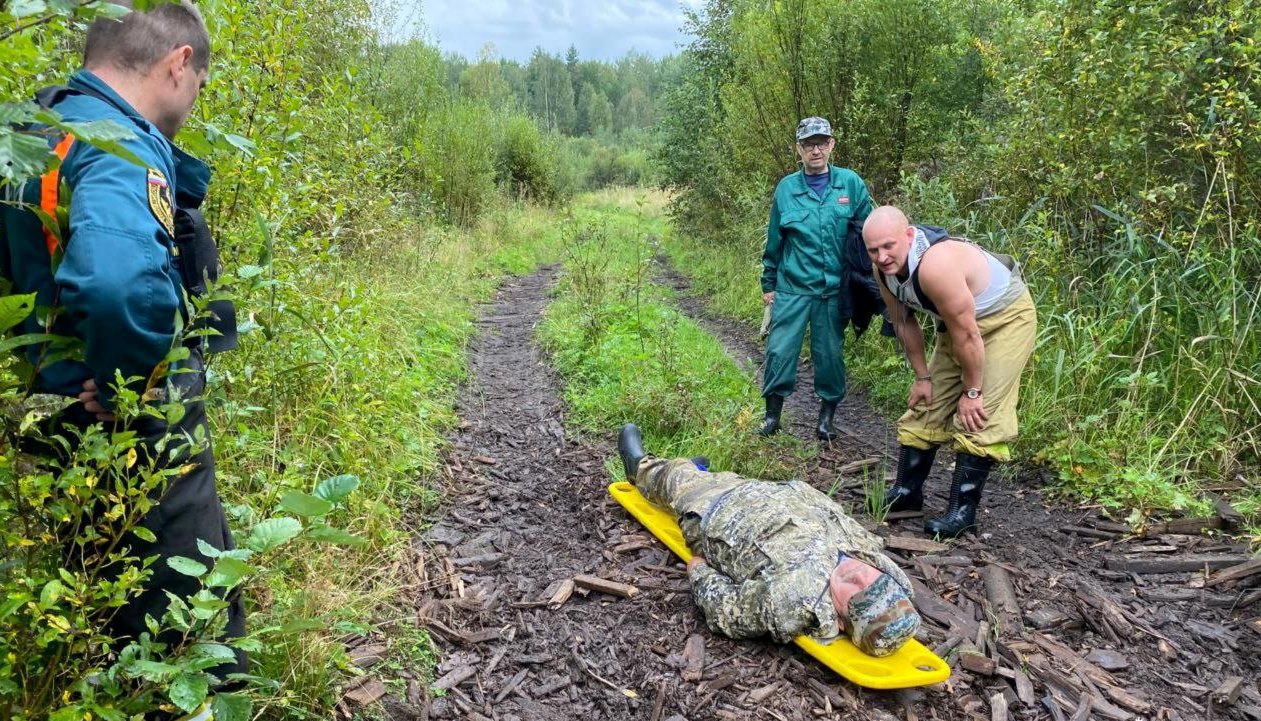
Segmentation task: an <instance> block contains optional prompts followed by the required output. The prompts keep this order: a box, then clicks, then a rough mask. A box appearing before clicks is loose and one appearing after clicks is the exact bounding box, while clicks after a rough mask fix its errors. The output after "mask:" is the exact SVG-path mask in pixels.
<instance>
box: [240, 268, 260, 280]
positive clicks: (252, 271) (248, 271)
mask: <svg viewBox="0 0 1261 721" xmlns="http://www.w3.org/2000/svg"><path fill="white" fill-rule="evenodd" d="M236 274H237V277H239V278H241V279H242V280H249V279H250V278H256V277H258V276H260V275H262V274H263V269H262V268H261V267H259V266H257V265H243V266H241V267H240V268H237V269H236Z"/></svg>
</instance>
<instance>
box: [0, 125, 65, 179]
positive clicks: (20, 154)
mask: <svg viewBox="0 0 1261 721" xmlns="http://www.w3.org/2000/svg"><path fill="white" fill-rule="evenodd" d="M50 157H53V154H52V151H51V150H49V149H48V143H47V142H46V141H45V140H44V139H43V138H41V137H39V136H38V135H31V134H30V133H15V132H13V131H12V130H11V129H9V128H5V127H0V178H3V179H4V180H8V181H10V182H13V183H18V182H21V181H23V180H26V179H27V178H33V177H35V176H37V175H41V174H42V173H43V172H44V168H46V167H47V166H48V159H49V158H50Z"/></svg>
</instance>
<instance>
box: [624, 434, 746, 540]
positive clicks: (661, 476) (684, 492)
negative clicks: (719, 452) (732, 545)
mask: <svg viewBox="0 0 1261 721" xmlns="http://www.w3.org/2000/svg"><path fill="white" fill-rule="evenodd" d="M748 482H749V479H747V478H742V477H741V476H738V475H736V474H734V473H731V472H723V473H709V472H707V471H702V470H700V469H698V468H697V467H696V465H695V464H694V463H692V461H691V460H689V459H687V458H675V459H674V460H667V459H665V458H653V457H652V456H644V458H643V459H642V460H640V462H639V472H638V473H637V474H636V475H635V487H636V488H638V489H639V492H640V493H642V494H644V496H645V497H647V498H648V500H650V501H652V502H653V503H658V504H661V505H664V506H669V507H670V508H672V509H674V512H675V514H676V515H678V517H679V528H680V529H682V531H683V538H684V539H685V540H686V541H687V545H688V547H689V548H692V549H693V550H696V549H698V548H699V547H700V544H701V542H702V541H703V540H704V539H703V537H702V535H701V532H700V521H701V518H702V517H703V516H704V515H705V512H706V511H708V510H709V509H710V507H711V506H713V505H714V501H717V500H718V498H719V497H720V496H722V495H723V494H724V493H726V492H727V491H730V490H731V489H733V488H735V487H737V486H741V485H744V484H745V483H748Z"/></svg>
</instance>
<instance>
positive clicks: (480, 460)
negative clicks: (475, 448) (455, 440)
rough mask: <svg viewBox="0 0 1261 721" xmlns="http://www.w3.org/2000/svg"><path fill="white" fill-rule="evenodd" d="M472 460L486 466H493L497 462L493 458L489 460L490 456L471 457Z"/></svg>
mask: <svg viewBox="0 0 1261 721" xmlns="http://www.w3.org/2000/svg"><path fill="white" fill-rule="evenodd" d="M473 460H475V461H477V462H478V463H482V464H485V465H487V466H493V465H495V464H496V463H498V462H499V461H497V460H495V459H494V458H491V457H490V456H473Z"/></svg>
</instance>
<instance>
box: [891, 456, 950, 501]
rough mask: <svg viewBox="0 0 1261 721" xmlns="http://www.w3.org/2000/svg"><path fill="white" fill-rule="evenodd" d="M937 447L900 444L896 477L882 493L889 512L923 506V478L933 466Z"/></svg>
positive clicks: (926, 476)
mask: <svg viewBox="0 0 1261 721" xmlns="http://www.w3.org/2000/svg"><path fill="white" fill-rule="evenodd" d="M936 456H937V449H936V448H933V449H930V450H927V451H926V450H923V449H920V448H912V447H911V446H902V447H901V448H900V449H899V450H898V479H897V480H896V481H894V483H893V485H892V486H891V487H890V488H889V489H888V490H886V491H885V493H884V505H885V508H887V509H889V512H890V513H892V512H894V511H920V510H923V508H924V479H926V478H928V472H929V471H931V470H932V468H933V458H935V457H936Z"/></svg>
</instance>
